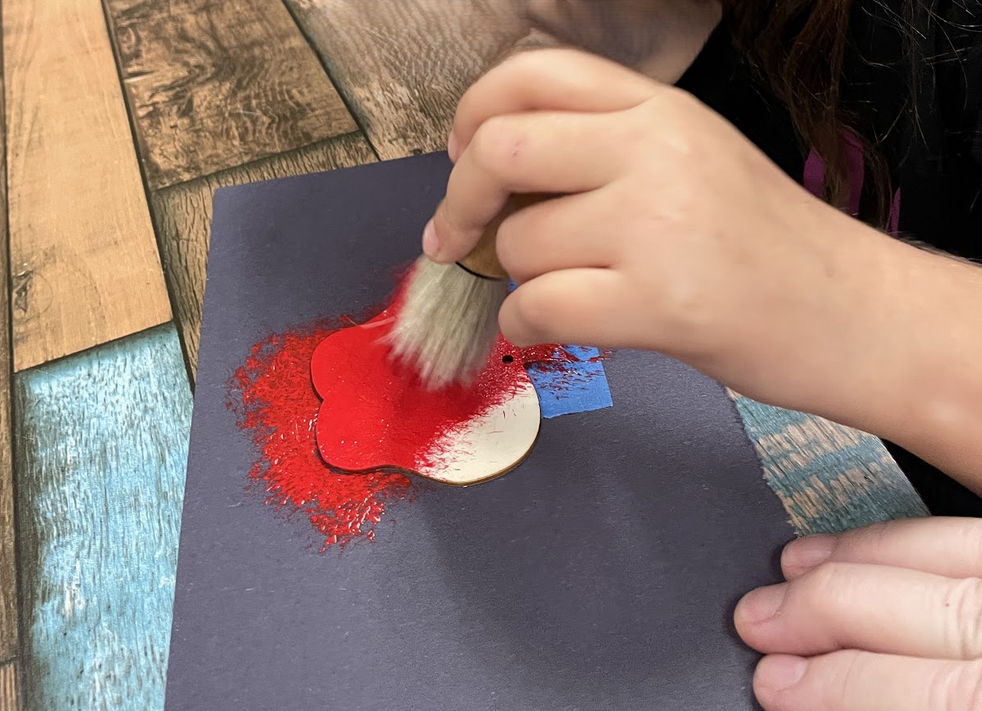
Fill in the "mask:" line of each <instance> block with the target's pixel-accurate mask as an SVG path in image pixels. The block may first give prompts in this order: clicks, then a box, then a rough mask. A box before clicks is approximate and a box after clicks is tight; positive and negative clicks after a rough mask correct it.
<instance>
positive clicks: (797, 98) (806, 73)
mask: <svg viewBox="0 0 982 711" xmlns="http://www.w3.org/2000/svg"><path fill="white" fill-rule="evenodd" d="M723 7H724V11H725V13H726V15H727V18H728V21H729V23H728V24H729V26H730V28H731V31H732V35H733V36H732V40H733V42H734V45H735V46H736V48H737V49H738V50H739V51H740V53H741V54H742V56H744V57H745V58H746V60H747V61H748V63H749V64H750V66H751V68H752V69H753V70H754V71H755V72H756V73H757V75H758V77H759V78H760V79H761V80H762V81H764V82H765V83H766V84H767V85H768V86H769V88H770V89H771V90H772V91H773V92H774V94H775V95H776V97H777V98H778V100H780V101H781V102H782V103H783V104H784V105H786V106H787V107H788V110H789V111H790V113H791V119H792V122H793V124H794V127H795V130H796V132H797V133H798V135H799V137H800V138H801V140H802V142H803V144H805V145H806V146H808V147H810V148H813V149H814V150H815V151H816V152H817V153H818V154H819V155H820V156H821V157H822V160H823V161H824V162H825V165H826V175H825V199H826V200H827V201H828V202H830V203H832V204H833V205H836V206H838V207H843V206H845V205H846V203H847V201H848V197H849V172H848V165H847V159H846V146H845V142H844V140H843V131H844V130H851V131H852V132H853V134H854V135H855V136H856V138H857V139H859V141H860V142H861V143H862V144H863V147H864V150H865V157H866V164H867V166H868V168H867V170H868V177H869V178H870V179H871V181H872V185H873V190H874V193H873V194H874V197H875V212H876V214H875V221H876V222H879V223H880V224H881V225H885V224H886V221H887V219H888V214H889V202H890V201H889V195H890V173H889V170H888V169H887V167H886V164H885V162H884V161H883V159H882V157H881V156H880V154H879V152H878V151H877V149H876V147H875V146H874V145H873V144H872V143H871V142H870V141H869V140H868V137H865V136H863V135H861V133H859V132H858V131H856V130H853V129H852V127H851V126H850V123H851V118H852V117H851V116H850V115H849V114H848V112H847V111H846V110H845V108H844V107H843V105H842V97H841V85H842V74H843V69H844V68H845V62H846V53H847V49H848V36H849V26H850V19H851V15H852V9H853V0H723Z"/></svg>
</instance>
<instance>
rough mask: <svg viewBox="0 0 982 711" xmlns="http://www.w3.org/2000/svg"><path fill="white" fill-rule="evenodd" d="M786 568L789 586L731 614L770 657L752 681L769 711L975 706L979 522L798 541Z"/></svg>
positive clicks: (973, 710) (980, 663)
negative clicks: (733, 614) (734, 615)
mask: <svg viewBox="0 0 982 711" xmlns="http://www.w3.org/2000/svg"><path fill="white" fill-rule="evenodd" d="M781 564H782V567H783V569H784V575H785V577H786V578H787V579H788V580H789V581H790V582H787V583H783V584H781V585H777V586H774V587H770V588H761V589H759V590H755V591H754V592H752V593H750V594H749V595H748V596H746V597H745V598H744V599H743V600H742V601H741V602H740V604H739V605H738V607H737V610H736V625H737V629H738V631H739V633H740V636H741V637H742V638H743V639H744V641H746V642H747V644H749V645H750V646H751V647H754V648H755V649H757V650H758V651H760V652H762V653H764V654H767V655H774V656H769V657H765V658H764V660H763V661H762V662H761V663H760V665H759V667H758V669H757V674H756V677H755V679H754V689H755V692H756V694H757V697H758V699H759V700H760V702H761V704H762V705H763V706H764V708H765V709H766V710H767V711H978V709H982V521H977V520H972V519H937V518H936V519H924V520H915V521H902V522H895V523H891V524H889V525H878V526H874V527H870V528H867V529H862V530H859V531H855V532H852V533H849V534H845V535H842V536H836V537H816V538H813V539H804V540H801V541H796V542H794V543H792V544H791V545H790V546H789V547H788V548H787V549H786V550H785V553H784V556H783V558H782V561H781ZM788 655H790V656H788Z"/></svg>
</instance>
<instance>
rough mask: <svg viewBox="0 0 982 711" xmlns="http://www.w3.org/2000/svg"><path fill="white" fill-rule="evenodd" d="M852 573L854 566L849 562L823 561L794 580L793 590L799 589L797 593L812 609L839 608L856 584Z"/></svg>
mask: <svg viewBox="0 0 982 711" xmlns="http://www.w3.org/2000/svg"><path fill="white" fill-rule="evenodd" d="M852 573H853V568H852V566H849V565H847V564H843V563H835V562H830V563H822V564H821V565H819V566H818V567H817V568H815V569H814V570H812V571H810V572H808V573H806V574H805V575H803V576H802V577H801V578H800V579H799V580H797V581H795V582H793V583H792V590H795V589H797V594H798V595H799V596H801V597H802V598H804V601H805V602H806V603H807V604H808V605H809V607H810V608H811V609H822V610H828V609H838V608H839V606H840V603H841V602H842V600H843V598H848V597H849V594H850V592H851V588H852V586H854V585H855V584H856V576H855V575H853V574H852ZM795 583H798V584H797V585H795Z"/></svg>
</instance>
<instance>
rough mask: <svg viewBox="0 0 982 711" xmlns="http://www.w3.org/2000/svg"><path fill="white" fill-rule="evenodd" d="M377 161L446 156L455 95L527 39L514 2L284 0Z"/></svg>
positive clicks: (519, 8)
mask: <svg viewBox="0 0 982 711" xmlns="http://www.w3.org/2000/svg"><path fill="white" fill-rule="evenodd" d="M285 1H286V3H287V5H289V6H290V8H291V9H292V10H293V12H294V15H295V16H296V17H297V20H298V22H299V23H300V25H301V27H303V29H304V31H305V32H306V33H307V35H308V36H309V37H310V38H311V39H312V40H313V42H314V44H315V46H316V47H317V49H318V52H319V53H320V55H321V57H322V59H323V61H324V64H325V66H327V67H328V70H329V71H330V74H331V78H332V79H333V80H334V83H335V85H336V86H337V87H338V89H339V90H340V91H341V93H342V94H343V95H344V96H345V98H346V99H347V101H348V104H349V106H351V108H352V110H353V111H354V112H355V113H356V115H357V116H358V119H359V122H360V123H361V125H362V127H363V128H364V129H365V131H366V133H367V134H368V138H369V140H370V141H371V143H372V145H373V146H374V148H375V149H376V150H377V151H378V153H379V155H380V156H382V157H383V158H400V157H404V156H407V155H411V154H415V153H426V152H431V151H436V150H442V149H443V148H444V147H445V145H446V138H447V133H448V131H449V129H450V124H451V121H452V119H453V114H454V109H455V107H456V104H457V100H458V99H459V97H460V95H461V94H463V92H464V91H465V90H466V89H467V87H468V86H470V84H471V83H472V82H473V81H474V79H476V78H477V77H478V76H479V75H480V74H481V73H482V72H483V71H484V70H485V69H486V68H487V67H488V66H489V64H491V63H492V62H493V61H494V60H496V59H497V58H498V57H499V56H500V55H501V54H502V53H503V52H505V51H506V50H508V49H509V48H510V47H511V46H512V45H513V44H514V43H515V41H516V40H518V39H519V38H520V37H522V36H523V35H524V34H525V32H526V31H527V29H528V28H527V24H526V22H525V20H524V12H523V11H522V10H523V7H524V3H523V2H521V1H519V0H468V1H467V2H448V0H401V1H400V2H365V0H285Z"/></svg>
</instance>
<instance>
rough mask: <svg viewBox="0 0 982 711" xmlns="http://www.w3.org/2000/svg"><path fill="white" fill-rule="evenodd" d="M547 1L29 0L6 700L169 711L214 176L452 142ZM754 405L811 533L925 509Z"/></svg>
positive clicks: (823, 431)
mask: <svg viewBox="0 0 982 711" xmlns="http://www.w3.org/2000/svg"><path fill="white" fill-rule="evenodd" d="M523 4H524V0H400V2H376V1H375V0H154V1H151V0H101V1H100V0H44V2H37V1H36V0H6V2H5V3H4V7H3V89H4V91H3V92H2V96H3V101H4V109H5V110H4V111H3V112H0V115H2V116H3V126H2V131H3V135H4V137H5V140H4V141H0V161H2V162H3V165H4V166H5V168H6V181H5V182H0V190H2V195H0V197H2V199H0V205H2V206H3V209H5V210H6V219H5V220H2V221H0V224H3V225H4V226H5V227H8V228H9V229H8V230H6V231H3V233H2V238H3V239H4V240H5V241H6V242H7V244H5V245H3V246H2V248H0V260H2V261H3V263H2V264H0V274H2V275H3V278H4V279H7V280H8V281H7V284H6V285H5V288H2V289H0V299H2V305H0V315H2V318H4V319H6V322H5V323H4V324H3V325H2V327H0V358H2V359H3V360H2V362H0V711H13V710H14V709H18V708H31V709H57V710H59V711H61V710H62V709H70V708H75V709H109V708H112V709H134V710H136V709H138V710H139V711H153V710H154V709H160V708H162V704H163V689H164V678H165V667H166V661H167V648H168V639H169V631H170V615H171V603H172V595H173V589H174V571H175V567H176V551H177V540H178V530H179V518H180V511H181V500H182V491H183V480H184V472H185V457H186V452H187V444H188V431H189V421H190V414H191V401H192V382H193V374H194V370H195V358H196V354H197V347H198V329H199V324H200V320H201V298H202V289H203V285H204V279H205V261H206V259H205V257H206V252H207V245H208V226H209V221H210V215H211V196H212V193H213V191H214V190H215V189H216V188H217V187H219V186H224V185H232V184H238V183H243V182H248V181H254V180H260V179H267V178H275V177H282V176H288V175H294V174H297V173H302V172H309V171H323V170H331V169H333V168H339V167H344V166H352V165H356V164H360V163H366V162H372V161H378V160H385V159H390V158H400V157H403V156H407V155H412V154H419V153H422V152H428V151H435V150H440V149H442V148H443V147H444V140H445V136H446V133H447V129H448V126H449V122H450V119H451V116H452V113H453V108H454V104H455V100H456V98H457V97H458V96H459V95H460V93H461V92H462V91H463V89H464V88H465V87H466V86H467V85H468V84H469V83H470V82H471V81H472V80H473V79H474V78H475V77H476V76H478V75H479V74H480V72H481V71H482V69H483V68H484V67H485V66H486V65H487V63H488V62H489V61H490V59H491V58H492V57H495V56H497V55H498V54H499V53H500V52H502V51H505V50H507V49H508V48H509V47H511V46H513V45H514V43H515V42H516V41H519V40H520V38H522V37H523V36H524V35H525V33H526V30H527V28H526V27H525V24H524V22H523V20H522V13H521V10H522V6H523ZM8 245H9V250H8ZM8 254H9V261H7V260H8ZM735 397H736V396H735ZM736 401H737V405H738V408H739V411H740V413H741V414H742V416H743V417H744V420H745V422H746V427H747V431H748V433H749V434H750V436H751V438H752V439H753V440H754V441H755V442H756V443H757V447H758V451H759V453H760V456H761V460H762V463H763V466H764V470H765V472H766V477H767V479H768V481H769V482H770V483H771V485H772V486H773V488H774V490H775V491H776V492H777V495H778V496H780V497H781V499H782V501H783V502H784V504H785V505H786V507H787V510H788V512H789V516H790V518H791V520H792V521H793V523H794V525H795V527H796V528H797V529H798V530H799V531H802V532H806V531H829V530H840V529H843V528H846V527H852V526H856V525H859V524H865V523H868V522H872V521H874V520H880V519H886V518H893V517H899V516H908V515H920V514H923V513H924V509H923V506H922V504H921V503H920V501H919V500H918V499H917V497H916V496H915V495H914V493H913V491H912V489H911V488H910V486H909V485H908V483H907V482H906V480H905V479H904V478H903V476H902V475H901V474H900V472H899V470H898V469H897V468H896V466H895V464H894V463H893V462H892V460H891V459H890V457H889V456H888V455H887V454H886V452H885V450H884V449H883V448H882V446H881V445H880V443H879V441H878V440H876V439H873V438H871V437H868V436H865V435H863V434H860V433H857V432H853V431H850V430H847V429H844V428H842V427H838V426H835V425H832V424H829V423H827V422H823V421H820V420H816V419H814V418H810V417H806V416H803V415H799V414H797V413H790V412H785V411H782V410H777V409H774V408H769V407H764V406H761V405H759V404H757V403H754V402H752V401H749V400H747V399H744V398H740V397H736ZM18 697H19V698H20V701H21V703H22V704H23V706H18ZM25 702H26V703H25Z"/></svg>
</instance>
